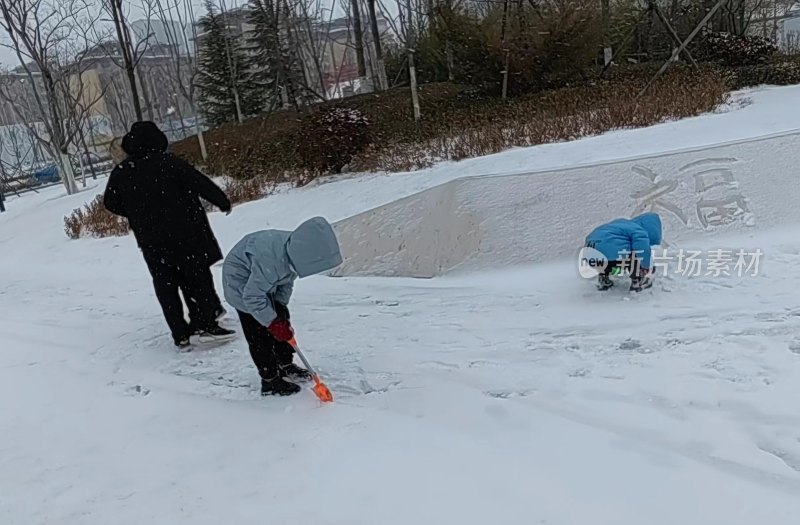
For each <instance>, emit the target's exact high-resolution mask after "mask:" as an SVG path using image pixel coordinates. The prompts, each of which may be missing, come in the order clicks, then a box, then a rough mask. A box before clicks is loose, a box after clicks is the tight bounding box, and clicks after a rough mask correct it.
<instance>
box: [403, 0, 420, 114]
mask: <svg viewBox="0 0 800 525" xmlns="http://www.w3.org/2000/svg"><path fill="white" fill-rule="evenodd" d="M406 4H407V8H408V41H407V42H406V45H407V46H408V77H409V80H410V84H411V103H412V105H413V106H414V121H418V120H419V119H420V117H421V115H420V107H419V93H418V92H417V68H416V65H415V61H414V54H415V53H416V52H417V50H416V49H415V46H416V38H415V35H414V11H413V10H412V9H411V0H406Z"/></svg>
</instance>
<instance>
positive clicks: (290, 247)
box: [286, 217, 342, 278]
mask: <svg viewBox="0 0 800 525" xmlns="http://www.w3.org/2000/svg"><path fill="white" fill-rule="evenodd" d="M286 254H287V255H288V256H289V262H290V263H291V265H292V268H293V269H294V271H295V272H296V273H297V276H298V277H301V278H302V277H308V276H310V275H316V274H318V273H322V272H326V271H328V270H332V269H334V268H336V267H337V266H339V265H340V264H342V253H341V251H340V249H339V241H337V240H336V233H335V232H334V231H333V227H332V226H331V225H330V223H329V222H328V221H326V220H325V219H324V218H322V217H314V218H313V219H309V220H307V221H306V222H304V223H303V224H301V225H300V226H298V227H297V229H296V230H294V231H293V232H292V233H291V235H289V240H288V242H287V243H286Z"/></svg>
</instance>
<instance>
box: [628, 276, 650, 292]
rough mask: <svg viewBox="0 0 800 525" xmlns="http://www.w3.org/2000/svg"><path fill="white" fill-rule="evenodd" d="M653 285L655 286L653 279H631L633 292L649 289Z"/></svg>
mask: <svg viewBox="0 0 800 525" xmlns="http://www.w3.org/2000/svg"><path fill="white" fill-rule="evenodd" d="M651 286H653V280H652V279H634V280H632V281H631V291H632V292H641V291H642V290H647V289H648V288H650V287H651Z"/></svg>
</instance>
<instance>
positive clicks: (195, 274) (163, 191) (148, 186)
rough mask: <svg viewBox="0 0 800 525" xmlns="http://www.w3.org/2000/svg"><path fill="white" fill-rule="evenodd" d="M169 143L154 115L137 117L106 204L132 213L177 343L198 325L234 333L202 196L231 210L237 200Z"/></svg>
mask: <svg viewBox="0 0 800 525" xmlns="http://www.w3.org/2000/svg"><path fill="white" fill-rule="evenodd" d="M168 145H169V142H168V140H167V137H166V135H164V133H162V132H161V130H159V129H158V127H157V126H156V125H155V124H154V123H152V122H137V123H136V124H134V125H133V126H132V127H131V130H130V132H129V133H128V134H127V135H125V137H123V139H122V149H123V150H124V151H125V153H126V154H127V155H128V157H127V158H126V159H125V160H124V161H123V162H122V163H120V164H119V165H117V166H116V167H115V168H114V170H113V171H112V172H111V175H110V177H109V179H108V184H107V185H106V190H105V195H104V204H105V206H106V208H107V209H108V210H109V211H110V212H112V213H114V214H117V215H120V216H122V217H125V218H127V219H128V222H129V223H130V226H131V229H132V230H133V233H134V235H135V237H136V241H137V243H138V245H139V248H140V249H141V250H142V254H143V256H144V259H145V262H146V263H147V266H148V268H149V270H150V273H151V275H152V276H153V286H154V288H155V292H156V296H157V297H158V300H159V303H160V304H161V308H162V310H163V312H164V317H165V319H166V321H167V324H168V325H169V328H170V331H171V332H172V337H173V339H174V340H175V344H176V345H178V346H188V344H189V337H190V336H192V335H194V334H196V333H198V334H199V335H200V336H201V337H202V338H211V339H218V338H228V337H230V336H232V335H233V332H232V331H230V330H225V329H223V328H222V327H220V326H219V324H218V323H217V318H218V317H219V315H220V314H221V312H220V310H221V309H222V305H221V302H220V300H219V296H218V295H217V293H216V290H215V289H214V278H213V276H212V274H211V269H210V266H211V265H213V264H214V263H216V262H218V261H220V260H221V259H222V250H221V249H220V246H219V243H218V242H217V239H216V237H215V236H214V232H213V231H212V230H211V224H210V223H209V221H208V216H207V214H206V211H205V209H204V208H203V205H202V203H201V201H200V198H203V199H205V200H206V201H208V202H210V203H211V204H213V205H214V206H216V207H217V208H219V209H220V210H222V211H224V212H226V213H230V211H231V203H230V201H229V200H228V197H227V196H226V195H225V192H224V191H222V189H220V188H219V187H218V186H217V185H216V184H214V182H213V181H211V179H209V178H208V177H206V176H205V175H203V174H202V173H200V172H199V171H197V170H196V169H194V168H193V167H192V166H191V165H189V164H188V163H187V162H185V161H183V160H181V159H180V158H178V157H176V156H175V155H173V154H171V153H168V152H167V146H168ZM180 293H182V294H183V297H184V299H185V300H186V305H187V307H188V310H189V317H190V322H189V323H187V322H186V319H185V318H184V314H183V302H182V301H181V298H180Z"/></svg>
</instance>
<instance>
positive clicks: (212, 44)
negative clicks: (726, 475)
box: [197, 0, 264, 125]
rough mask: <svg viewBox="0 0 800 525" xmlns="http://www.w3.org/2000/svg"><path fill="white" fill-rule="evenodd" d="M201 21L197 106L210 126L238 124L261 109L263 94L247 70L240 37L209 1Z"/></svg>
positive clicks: (245, 55) (262, 108)
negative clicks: (234, 33)
mask: <svg viewBox="0 0 800 525" xmlns="http://www.w3.org/2000/svg"><path fill="white" fill-rule="evenodd" d="M206 9H207V10H208V14H206V15H205V16H204V17H203V18H201V19H200V22H199V23H200V28H201V29H202V31H203V38H202V40H201V42H200V48H199V50H198V78H197V91H198V104H199V106H200V109H201V110H202V112H203V114H204V116H205V117H206V119H207V120H208V121H209V122H210V123H211V124H212V125H219V124H222V123H225V122H237V121H239V118H240V117H241V118H243V119H244V118H247V117H250V116H253V115H257V114H258V113H261V112H262V111H263V110H264V91H263V89H260V87H259V85H258V83H257V82H256V81H255V79H254V76H253V75H252V73H251V72H250V69H249V67H248V57H247V53H246V51H245V49H244V48H243V46H242V42H241V39H240V38H236V37H233V36H232V35H231V34H230V31H229V30H228V28H227V27H226V24H225V20H224V15H223V14H222V13H219V12H218V11H217V8H216V6H215V5H214V4H213V2H212V1H211V0H207V1H206Z"/></svg>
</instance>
